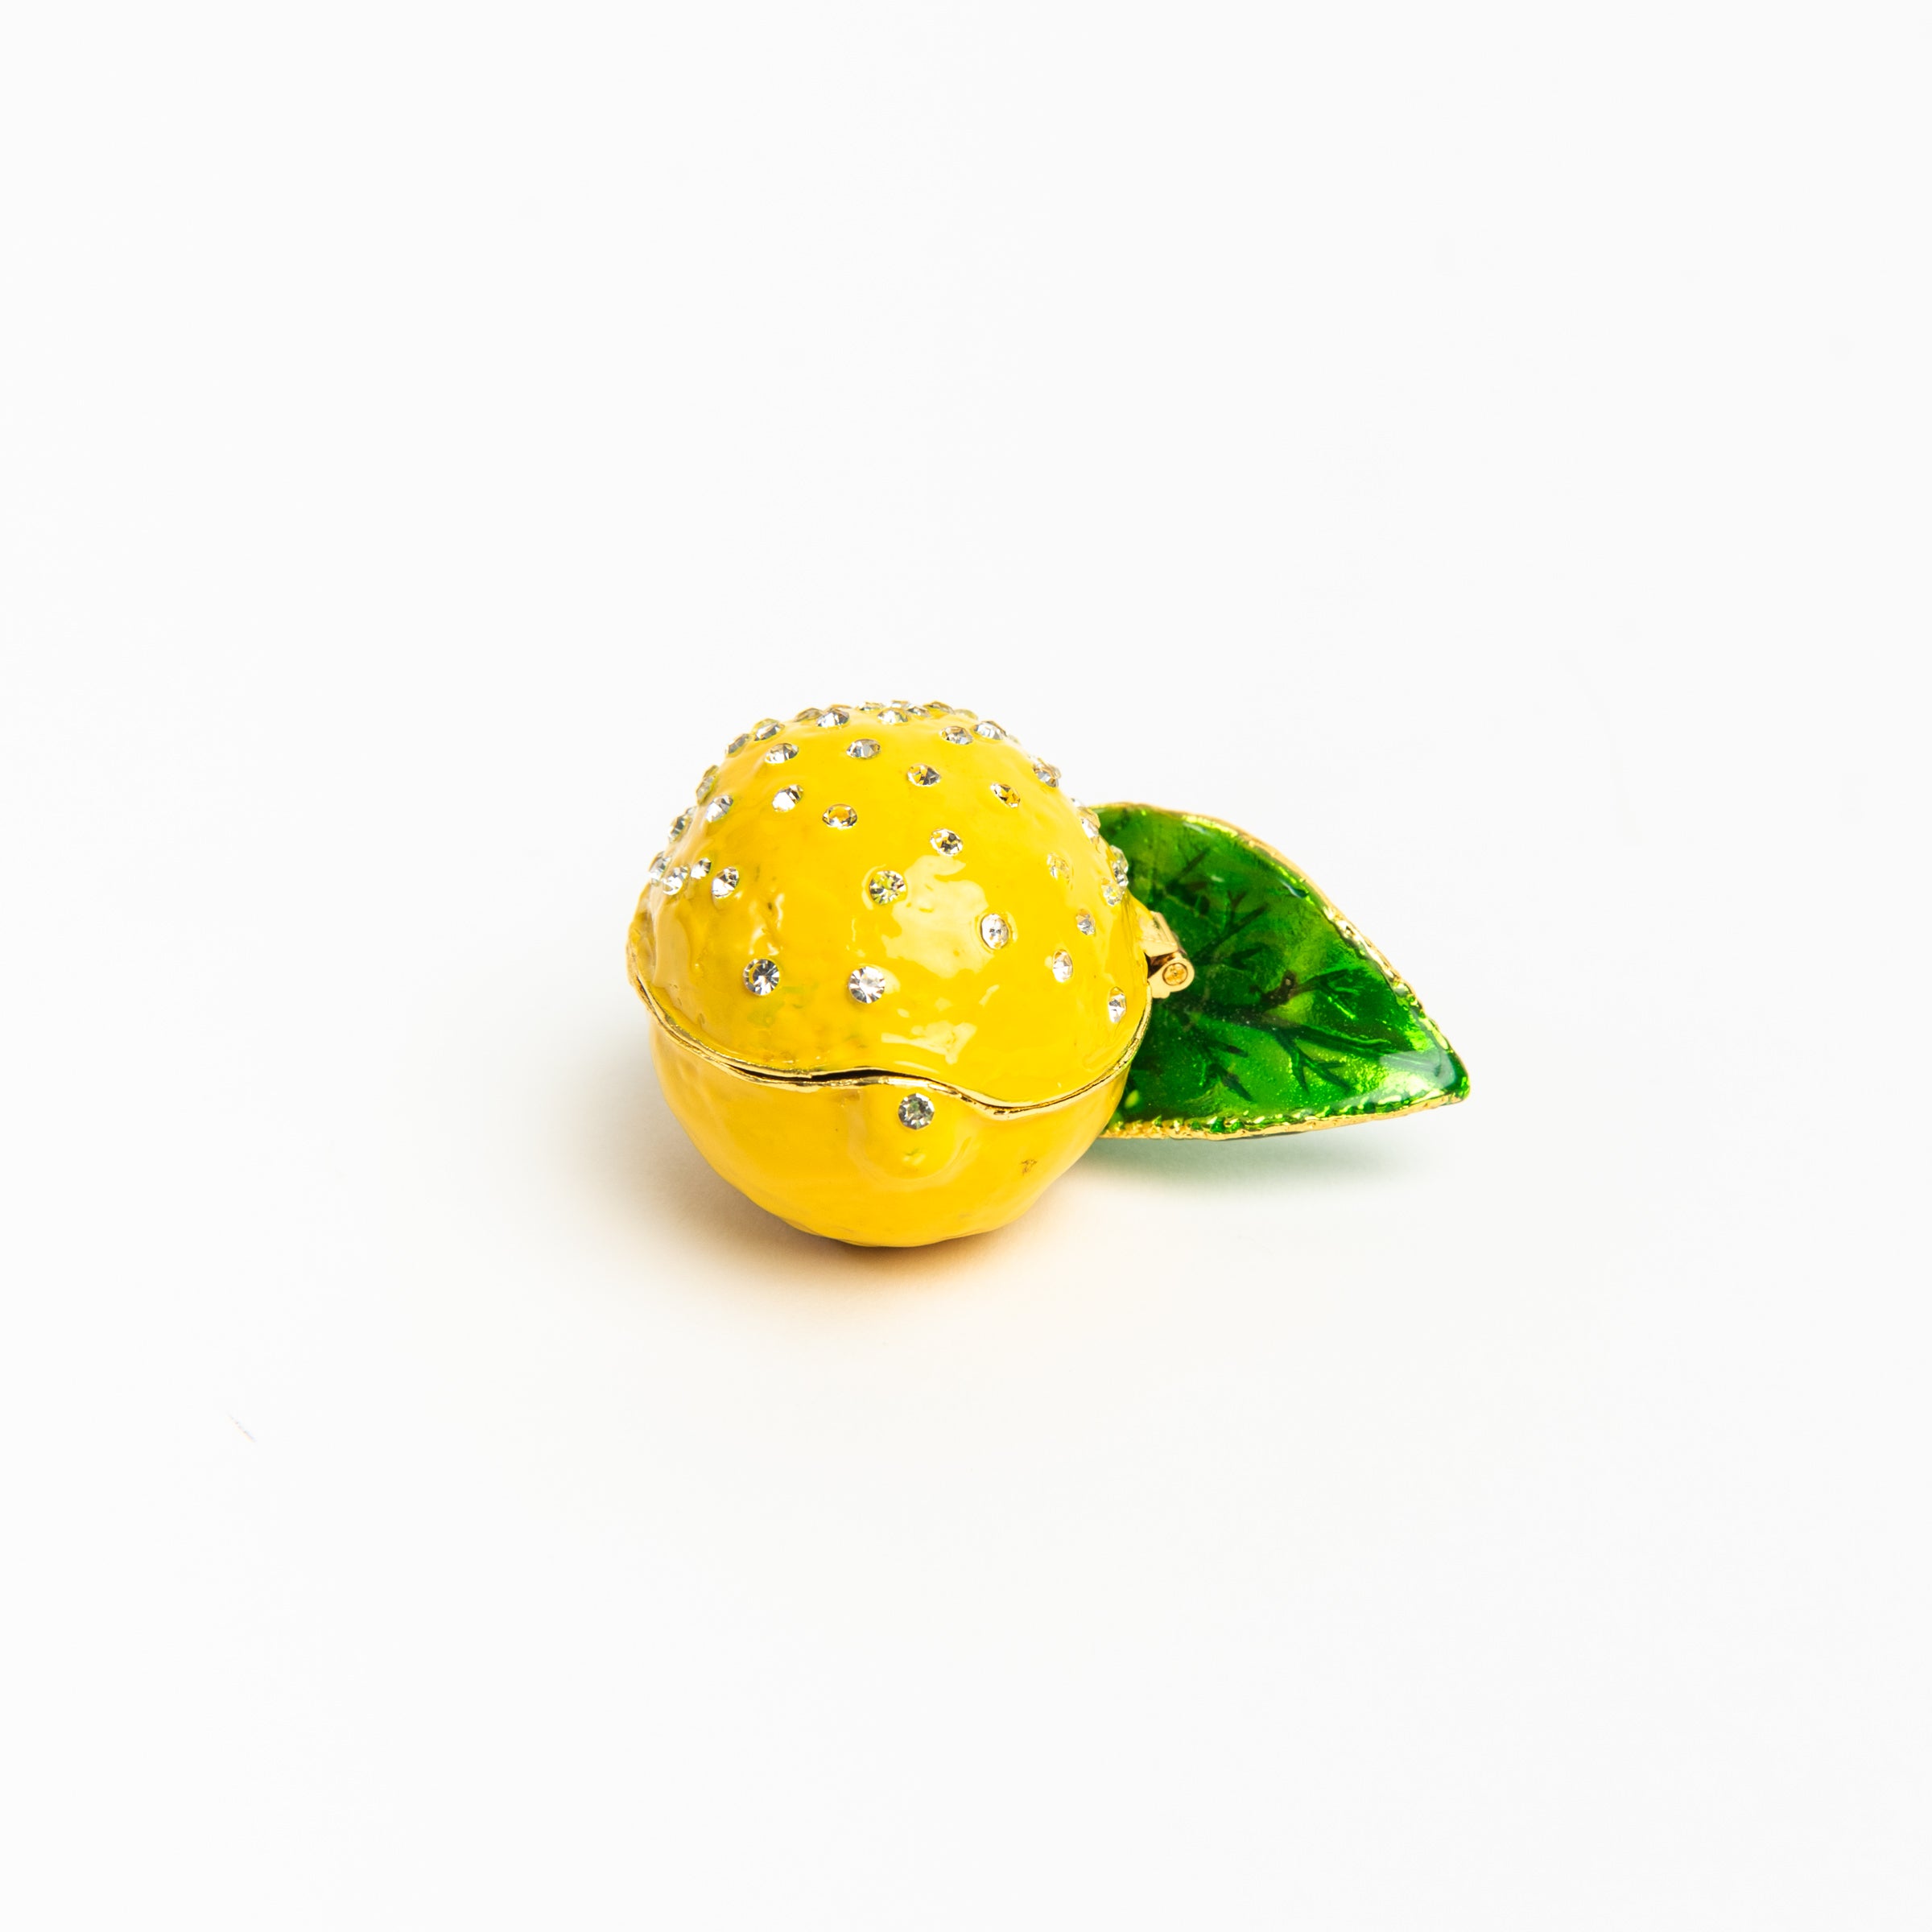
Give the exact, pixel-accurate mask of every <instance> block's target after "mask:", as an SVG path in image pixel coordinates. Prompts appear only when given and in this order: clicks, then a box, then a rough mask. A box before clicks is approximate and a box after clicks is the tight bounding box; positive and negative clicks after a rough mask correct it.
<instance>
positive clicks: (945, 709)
mask: <svg viewBox="0 0 1932 1932" xmlns="http://www.w3.org/2000/svg"><path fill="white" fill-rule="evenodd" d="M926 708H927V711H928V712H930V713H931V715H932V716H934V717H935V718H943V717H949V716H951V715H952V706H951V705H950V704H941V703H940V702H939V700H938V699H937V698H928V699H927V700H926Z"/></svg>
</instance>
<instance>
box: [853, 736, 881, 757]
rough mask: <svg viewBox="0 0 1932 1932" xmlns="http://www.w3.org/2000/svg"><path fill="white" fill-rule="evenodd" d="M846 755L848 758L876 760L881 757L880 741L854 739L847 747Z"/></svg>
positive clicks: (874, 739)
mask: <svg viewBox="0 0 1932 1932" xmlns="http://www.w3.org/2000/svg"><path fill="white" fill-rule="evenodd" d="M845 755H846V757H847V758H877V756H878V755H879V741H878V740H877V738H854V739H853V740H852V742H851V743H850V744H849V745H847V746H846V747H845Z"/></svg>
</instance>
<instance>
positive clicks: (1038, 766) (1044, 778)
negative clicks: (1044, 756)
mask: <svg viewBox="0 0 1932 1932" xmlns="http://www.w3.org/2000/svg"><path fill="white" fill-rule="evenodd" d="M1033 775H1034V777H1035V778H1038V780H1039V782H1041V783H1042V785H1045V786H1049V787H1054V786H1058V785H1059V782H1060V768H1059V766H1057V765H1042V763H1041V762H1039V760H1038V758H1035V759H1034V762H1033Z"/></svg>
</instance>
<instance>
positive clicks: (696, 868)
mask: <svg viewBox="0 0 1932 1932" xmlns="http://www.w3.org/2000/svg"><path fill="white" fill-rule="evenodd" d="M691 877H693V878H694V879H708V878H709V877H711V861H710V860H709V859H693V860H692V861H691Z"/></svg>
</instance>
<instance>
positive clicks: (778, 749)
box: [765, 741, 799, 765]
mask: <svg viewBox="0 0 1932 1932" xmlns="http://www.w3.org/2000/svg"><path fill="white" fill-rule="evenodd" d="M798 755H799V748H798V746H797V745H794V744H791V742H789V741H787V742H786V743H785V744H783V745H773V746H772V748H771V749H770V751H768V752H766V754H765V762H766V764H767V765H786V764H789V763H790V762H791V760H792V759H794V758H796V757H797V756H798Z"/></svg>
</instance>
